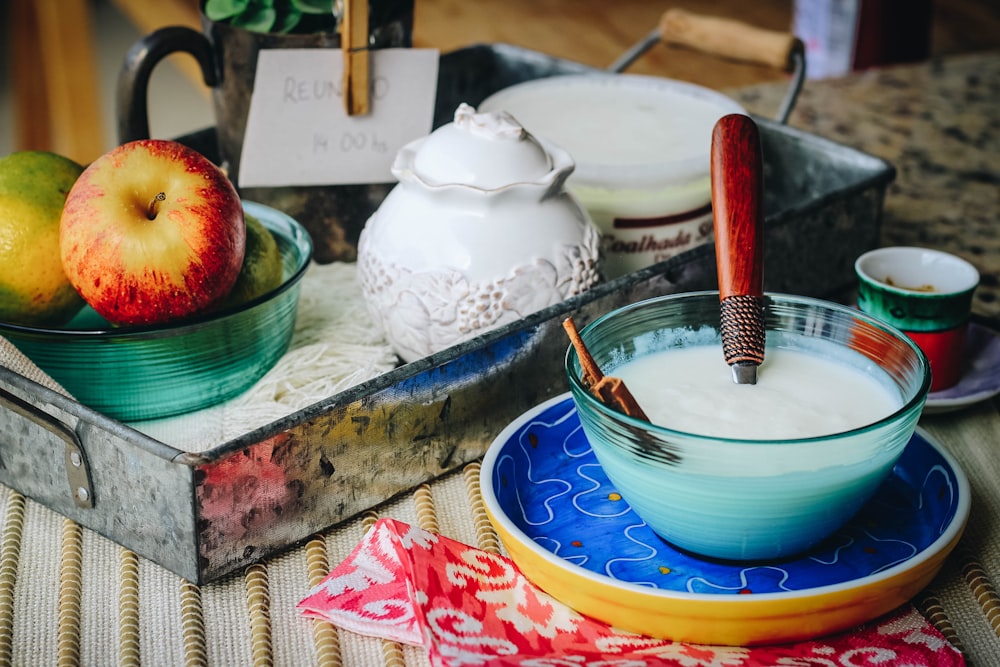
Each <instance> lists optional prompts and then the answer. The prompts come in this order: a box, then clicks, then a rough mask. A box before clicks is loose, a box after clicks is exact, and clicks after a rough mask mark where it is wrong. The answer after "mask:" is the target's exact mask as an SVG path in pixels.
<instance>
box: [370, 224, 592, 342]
mask: <svg viewBox="0 0 1000 667" xmlns="http://www.w3.org/2000/svg"><path fill="white" fill-rule="evenodd" d="M553 257H554V259H553V260H551V261H550V260H549V259H544V258H538V257H536V258H532V259H530V260H528V261H526V262H525V263H524V264H521V265H519V266H515V267H512V268H511V270H510V271H509V272H508V273H507V274H506V275H504V276H498V277H496V278H495V279H493V280H489V281H483V282H479V283H470V282H469V281H468V279H467V278H466V277H465V275H464V274H462V273H461V272H460V271H456V270H454V269H450V268H441V269H436V270H427V271H414V270H412V269H410V268H408V267H405V266H400V265H398V264H396V263H393V262H390V261H386V260H385V259H384V258H382V257H381V256H380V255H378V254H377V253H375V252H372V251H371V249H370V248H368V247H367V236H366V235H364V234H362V236H361V240H360V242H359V247H358V278H359V280H360V282H361V287H362V290H363V291H364V294H365V297H366V299H367V302H368V305H369V310H370V311H371V314H372V318H373V319H374V320H375V321H376V322H377V323H378V324H379V325H380V326H381V327H382V329H383V330H384V331H385V333H386V337H387V338H388V340H389V342H390V343H391V344H392V345H393V347H394V348H395V349H396V351H397V353H398V354H399V355H400V356H401V357H403V358H404V359H407V360H412V359H417V358H420V357H425V356H427V355H429V354H432V353H434V352H437V351H439V350H443V349H445V348H447V347H450V346H452V345H456V344H458V343H460V342H462V341H465V340H469V339H470V338H474V337H476V336H478V335H480V334H482V333H484V332H486V331H488V330H490V329H493V328H496V327H499V326H501V325H504V324H507V323H509V322H515V321H517V320H519V319H522V318H524V317H526V316H527V315H530V314H532V313H534V312H537V311H539V310H541V309H542V308H545V307H547V306H550V305H553V304H556V303H559V302H560V301H564V300H565V299H568V298H569V297H571V296H576V295H577V294H581V293H582V292H584V291H585V290H587V289H588V288H589V287H591V286H592V285H593V284H595V283H596V282H597V281H598V279H599V277H600V272H599V262H598V258H599V234H598V232H597V231H596V228H594V227H593V226H592V225H586V226H585V227H584V235H583V240H582V241H581V243H578V244H565V245H562V246H561V247H559V248H557V249H555V251H554V252H553Z"/></svg>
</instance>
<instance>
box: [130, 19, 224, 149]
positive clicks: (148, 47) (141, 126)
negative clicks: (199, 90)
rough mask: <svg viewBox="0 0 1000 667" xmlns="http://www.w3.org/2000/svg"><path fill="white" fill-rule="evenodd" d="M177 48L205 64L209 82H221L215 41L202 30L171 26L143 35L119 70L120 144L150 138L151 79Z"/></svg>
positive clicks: (199, 62)
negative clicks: (212, 42) (164, 60)
mask: <svg viewBox="0 0 1000 667" xmlns="http://www.w3.org/2000/svg"><path fill="white" fill-rule="evenodd" d="M177 51H184V52H187V53H190V54H191V55H192V56H194V58H195V60H197V61H198V64H199V65H200V66H201V76H202V78H203V79H204V80H205V85H207V86H211V87H214V86H216V85H218V83H219V78H220V77H219V73H218V69H217V67H216V63H215V58H214V57H213V55H212V44H211V43H210V42H209V41H208V38H207V37H206V36H205V35H203V34H202V33H200V32H198V31H197V30H194V29H192V28H188V27H185V26H169V27H166V28H160V29H159V30H156V31H154V32H151V33H149V34H148V35H146V36H145V37H142V38H141V39H139V41H137V42H136V43H135V44H133V45H132V47H131V48H130V49H129V50H128V53H126V54H125V61H124V63H122V68H121V70H120V71H119V73H118V89H117V92H116V100H115V104H116V109H117V114H118V143H120V144H124V143H126V142H129V141H135V140H137V139H148V138H149V110H148V108H147V93H148V89H149V78H150V76H151V75H152V73H153V68H154V67H156V65H157V64H158V63H159V62H160V61H161V60H163V59H164V58H166V57H167V56H169V55H170V54H171V53H175V52H177Z"/></svg>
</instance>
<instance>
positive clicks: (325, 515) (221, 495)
mask: <svg viewBox="0 0 1000 667" xmlns="http://www.w3.org/2000/svg"><path fill="white" fill-rule="evenodd" d="M585 69H586V68H584V67H583V66H582V65H578V64H575V63H567V62H565V61H559V60H556V59H553V58H550V57H548V56H545V55H544V54H539V53H535V52H531V51H525V50H523V49H518V48H516V47H507V46H503V45H496V46H482V47H472V48H470V49H463V50H460V51H456V52H452V53H449V54H444V55H443V56H442V63H441V84H440V89H439V95H438V108H439V109H440V112H439V115H438V123H441V122H445V121H446V120H447V119H448V117H449V115H450V111H451V110H453V109H454V107H455V106H456V105H457V102H458V101H469V102H470V103H474V104H475V103H478V102H479V101H481V100H482V99H484V98H485V97H486V96H487V95H488V94H490V93H491V92H493V91H495V90H498V89H499V88H501V87H504V86H506V85H511V84H513V83H517V82H518V81H521V80H527V79H529V78H537V77H539V76H547V75H550V74H558V73H565V72H567V71H583V70H585ZM759 125H760V128H761V139H762V143H763V154H764V168H765V246H766V251H765V260H764V261H765V288H766V289H767V290H768V291H772V292H794V293H797V294H807V295H815V296H828V295H830V294H832V293H835V292H837V291H839V290H842V289H844V288H846V287H848V286H849V285H850V284H851V283H852V282H853V269H852V267H853V260H854V258H855V257H856V256H857V255H859V254H861V253H862V252H864V251H865V250H868V249H870V248H872V247H875V246H876V245H877V243H878V237H879V230H880V226H881V215H882V203H883V199H884V196H885V191H886V188H887V187H888V185H889V183H891V182H892V180H893V178H894V177H895V170H894V169H893V167H892V166H891V165H889V164H888V163H886V162H884V161H883V160H880V159H878V158H875V157H872V156H869V155H866V154H864V153H860V152H858V151H856V150H853V149H850V148H847V147H845V146H841V145H838V144H835V143H832V142H830V141H826V140H823V139H821V138H819V137H816V136H812V135H809V134H806V133H803V132H800V131H797V130H794V129H792V128H789V127H786V126H784V125H782V124H779V123H776V122H773V121H768V120H765V119H759ZM184 140H185V141H187V142H189V143H191V144H193V145H195V146H196V147H199V148H200V149H202V150H204V151H205V152H206V153H207V154H211V142H212V131H211V130H207V131H205V132H201V133H197V134H195V135H192V136H190V137H186V138H184ZM715 281H716V275H715V257H714V250H713V248H712V247H711V246H703V247H701V248H698V249H696V250H693V251H690V252H688V253H686V254H683V255H680V256H677V257H674V258H672V259H669V260H667V261H665V262H663V263H661V264H657V265H655V266H651V267H648V268H646V269H643V270H641V271H637V272H635V273H633V274H629V275H627V276H623V277H622V278H619V279H617V280H614V281H610V282H606V283H603V284H601V285H598V286H597V287H595V288H593V289H592V290H590V291H589V292H588V293H586V294H584V295H582V296H580V297H576V298H573V299H570V300H567V301H565V302H563V303H560V304H557V305H555V306H552V307H549V308H547V309H545V310H542V311H540V312H538V313H535V314H534V315H532V316H530V317H528V318H525V319H524V320H522V321H520V322H517V323H514V324H511V325H508V326H506V327H503V328H501V329H497V330H494V331H491V332H489V333H487V334H484V335H482V336H480V337H479V338H476V339H474V340H472V341H469V342H468V343H465V344H462V345H458V346H455V347H453V348H450V349H447V350H444V351H442V352H440V353H437V354H435V355H432V356H430V357H427V358H425V359H421V360H418V361H416V362H413V363H410V364H406V365H402V366H400V367H398V368H396V369H394V370H393V371H391V372H389V373H386V374H384V375H381V376H379V377H377V378H375V379H373V380H371V381H368V382H365V383H363V384H360V385H357V386H355V387H353V388H351V389H348V390H346V391H343V392H341V393H338V394H336V395H333V396H330V397H328V398H326V399H324V400H322V401H319V402H318V403H315V404H314V405H311V406H309V407H307V408H305V409H303V410H301V411H299V412H297V413H295V414H292V415H289V416H287V417H285V418H283V419H280V420H278V421H275V422H273V423H271V424H268V425H267V426H264V427H262V428H259V429H256V430H253V431H250V432H248V433H245V434H243V435H241V436H239V437H238V438H235V439H233V440H231V441H229V442H226V443H223V444H221V445H219V446H217V447H214V448H212V449H210V450H208V451H205V452H202V453H199V454H191V453H186V452H183V451H180V450H178V449H175V448H174V447H171V446H170V445H167V444H165V443H163V442H161V441H159V440H156V439H153V438H151V437H149V436H147V435H144V434H143V433H140V432H138V431H136V430H134V429H132V428H130V427H129V426H127V425H125V424H123V423H121V422H118V421H116V420H113V419H111V418H109V417H107V416H106V415H104V414H101V413H100V412H97V411H95V410H92V409H90V408H88V407H86V406H84V405H81V404H80V403H78V402H76V401H74V400H71V399H69V398H67V397H66V396H64V395H62V394H59V393H57V392H55V391H52V390H50V389H47V388H46V387H43V386H42V385H40V384H37V383H36V382H33V381H32V380H30V379H28V378H27V377H25V376H23V375H21V374H19V373H16V372H14V371H12V370H10V369H8V368H4V367H0V482H2V483H3V484H5V485H7V486H9V487H11V488H14V489H16V490H17V491H19V492H21V493H23V494H25V495H26V496H29V497H31V498H33V499H35V500H37V501H38V502H41V503H42V504H44V505H46V506H48V507H49V508H51V509H53V510H54V511H56V512H58V513H60V514H62V515H64V516H66V517H69V518H70V519H73V520H74V521H77V522H79V523H80V524H82V525H84V526H87V527H88V528H91V529H93V530H95V531H96V532H98V533H100V534H102V535H104V536H105V537H107V538H109V539H111V540H113V541H115V542H117V543H119V544H121V545H123V546H125V547H127V548H129V549H131V550H133V551H135V552H136V553H138V554H140V555H142V556H144V557H146V558H148V559H150V560H152V561H154V562H156V563H158V564H160V565H162V566H163V567H165V568H167V569H168V570H170V571H172V572H174V573H176V574H178V575H180V576H182V577H185V578H187V579H189V580H191V581H194V582H197V583H205V582H208V581H211V580H214V579H217V578H219V577H221V576H223V575H226V574H228V573H230V572H233V571H234V570H237V569H239V568H241V567H244V566H246V565H248V564H250V563H252V562H254V561H257V560H259V559H262V558H264V557H267V556H269V555H272V554H274V553H276V552H279V551H281V550H284V549H287V548H289V547H291V546H294V545H296V544H298V543H300V542H301V541H303V540H305V539H308V538H309V536H311V535H312V534H314V533H316V532H317V531H321V530H324V529H326V528H328V527H330V526H332V525H335V524H337V523H339V522H341V521H344V520H346V519H348V518H350V517H352V516H354V515H356V514H357V513H359V512H362V511H364V510H366V509H369V508H371V507H374V506H377V505H379V504H381V503H383V502H384V501H386V500H388V499H391V498H393V497H394V496H396V495H398V494H401V493H404V492H405V491H407V490H409V489H412V488H413V487H414V486H416V485H418V484H420V483H422V482H425V481H428V480H431V479H434V478H437V477H439V476H441V475H443V474H445V473H448V472H450V471H452V470H455V469H457V468H459V467H461V466H463V465H464V464H466V463H468V462H470V461H473V460H475V459H477V458H479V457H480V456H481V455H482V454H483V453H484V451H485V450H486V448H487V447H488V445H489V443H490V442H491V441H492V439H493V438H494V437H495V436H496V434H497V433H498V432H499V431H500V430H501V429H502V428H503V426H505V425H506V424H507V423H508V422H510V421H511V420H513V419H514V418H515V417H517V416H518V415H520V414H521V413H523V412H524V411H525V410H527V409H528V408H530V407H532V406H534V405H536V404H538V403H540V402H542V401H544V400H546V399H548V398H550V397H552V396H555V395H556V394H559V393H562V392H564V391H565V390H566V383H565V379H564V376H563V371H562V360H563V356H564V354H565V351H566V347H567V340H566V337H565V333H564V331H563V329H562V320H563V319H564V318H565V317H567V316H569V315H572V316H573V317H574V318H575V319H576V320H577V322H578V323H579V324H580V325H583V324H585V323H586V322H588V321H590V320H591V319H593V318H594V317H596V316H599V315H601V314H603V313H605V312H607V311H608V310H610V309H613V308H615V307H617V306H620V305H623V304H625V303H629V302H632V301H635V300H638V299H643V298H647V297H651V296H655V295H660V294H667V293H672V292H678V291H686V290H695V289H712V288H714V286H715Z"/></svg>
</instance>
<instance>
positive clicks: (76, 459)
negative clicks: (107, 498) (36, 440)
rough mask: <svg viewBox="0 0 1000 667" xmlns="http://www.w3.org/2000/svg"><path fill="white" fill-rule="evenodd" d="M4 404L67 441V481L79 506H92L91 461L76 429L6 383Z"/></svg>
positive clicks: (2, 396) (0, 400)
mask: <svg viewBox="0 0 1000 667" xmlns="http://www.w3.org/2000/svg"><path fill="white" fill-rule="evenodd" d="M0 406H3V407H5V408H7V409H9V410H10V411H11V412H14V413H15V414H18V415H20V416H22V417H24V418H25V419H27V420H28V421H30V422H33V423H35V424H37V425H39V426H41V427H42V428H44V429H45V430H46V431H48V432H49V433H52V434H53V435H55V436H56V437H58V438H59V439H60V440H62V441H63V442H64V443H65V445H66V449H65V455H66V456H65V458H66V481H67V482H68V483H69V491H70V495H71V496H72V497H73V502H74V503H75V504H76V506H77V507H81V508H84V509H92V508H93V507H94V489H93V487H92V484H91V480H90V466H89V465H88V464H87V455H86V452H84V450H83V443H81V442H80V438H79V437H78V436H77V434H76V431H74V430H73V429H72V428H70V427H69V426H67V425H66V424H64V423H62V422H61V421H59V420H58V419H56V418H55V417H53V416H52V415H50V414H48V413H47V412H45V411H44V410H42V409H40V408H37V407H35V406H34V405H32V404H31V403H28V402H27V401H25V400H22V399H21V398H18V397H17V396H15V395H14V394H12V393H10V392H9V391H7V390H6V389H3V388H2V387H0Z"/></svg>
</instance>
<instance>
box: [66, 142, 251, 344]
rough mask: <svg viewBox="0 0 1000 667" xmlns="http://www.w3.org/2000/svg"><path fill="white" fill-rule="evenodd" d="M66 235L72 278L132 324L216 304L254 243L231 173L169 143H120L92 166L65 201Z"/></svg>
mask: <svg viewBox="0 0 1000 667" xmlns="http://www.w3.org/2000/svg"><path fill="white" fill-rule="evenodd" d="M59 232H60V234H59V243H60V252H61V256H62V263H63V269H64V271H65V272H66V276H67V277H68V278H69V281H70V283H72V285H73V287H74V288H76V290H77V292H79V293H80V296H82V297H83V299H84V301H86V302H87V303H88V304H90V306H91V307H92V308H93V309H94V310H96V311H97V312H98V313H99V314H100V315H102V316H103V317H104V318H105V319H106V320H108V321H109V322H111V323H113V324H124V325H129V324H155V323H164V322H171V321H175V320H179V319H183V318H187V317H191V316H193V315H197V314H199V313H203V312H205V311H208V310H210V309H211V308H212V307H214V306H215V305H216V304H217V303H218V302H220V301H221V300H222V299H223V298H224V297H225V296H226V295H227V294H228V293H229V290H230V289H232V287H233V284H234V283H235V282H236V277H237V276H238V275H239V272H240V267H241V265H242V263H243V253H244V252H245V248H246V225H245V223H244V219H243V208H242V205H241V203H240V198H239V195H238V194H237V193H236V190H235V188H234V187H233V185H232V183H230V181H229V179H228V178H227V177H226V175H225V174H224V173H223V172H222V171H221V170H220V169H219V168H218V167H216V166H215V165H214V164H213V163H212V162H211V160H209V159H208V158H206V157H205V156H203V155H202V154H201V153H198V152H197V151H195V150H193V149H191V148H188V147H186V146H184V145H182V144H180V143H178V142H175V141H168V140H162V139H145V140H140V141H133V142H129V143H126V144H122V145H121V146H118V147H117V148H115V149H113V150H111V151H109V152H108V153H105V154H104V155H102V156H101V157H99V158H98V159H97V160H95V161H94V162H93V163H91V164H90V165H89V166H88V167H87V168H86V169H85V170H84V172H83V173H82V174H81V175H80V177H79V178H78V179H77V181H76V183H74V185H73V188H72V189H71V190H70V192H69V195H68V196H67V198H66V205H65V207H64V208H63V214H62V219H61V221H60V230H59Z"/></svg>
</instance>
